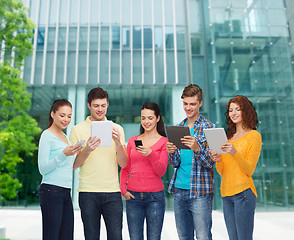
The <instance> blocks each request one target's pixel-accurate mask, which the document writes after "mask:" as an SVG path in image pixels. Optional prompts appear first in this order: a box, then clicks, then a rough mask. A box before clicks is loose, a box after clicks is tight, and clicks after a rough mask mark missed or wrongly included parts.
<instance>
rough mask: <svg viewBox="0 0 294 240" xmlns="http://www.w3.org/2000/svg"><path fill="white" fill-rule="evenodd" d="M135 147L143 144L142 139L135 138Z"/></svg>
mask: <svg viewBox="0 0 294 240" xmlns="http://www.w3.org/2000/svg"><path fill="white" fill-rule="evenodd" d="M135 145H136V147H139V146H143V143H142V140H135Z"/></svg>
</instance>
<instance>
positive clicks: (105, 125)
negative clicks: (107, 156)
mask: <svg viewBox="0 0 294 240" xmlns="http://www.w3.org/2000/svg"><path fill="white" fill-rule="evenodd" d="M112 126H113V122H112V121H92V122H91V137H94V136H96V137H98V138H100V140H101V143H100V145H99V147H111V146H112V128H113V127H112Z"/></svg>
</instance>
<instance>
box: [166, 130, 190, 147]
mask: <svg viewBox="0 0 294 240" xmlns="http://www.w3.org/2000/svg"><path fill="white" fill-rule="evenodd" d="M166 132H167V137H168V141H169V142H171V143H173V144H174V145H175V146H176V147H177V148H178V149H190V148H189V147H188V146H186V145H185V144H183V143H182V141H181V138H184V136H189V135H190V130H189V127H188V126H171V125H167V126H166Z"/></svg>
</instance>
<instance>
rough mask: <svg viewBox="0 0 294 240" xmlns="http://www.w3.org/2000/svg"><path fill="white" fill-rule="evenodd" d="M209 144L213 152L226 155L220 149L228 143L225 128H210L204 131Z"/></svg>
mask: <svg viewBox="0 0 294 240" xmlns="http://www.w3.org/2000/svg"><path fill="white" fill-rule="evenodd" d="M203 131H204V134H205V137H206V140H207V143H208V146H209V148H210V149H211V150H212V152H218V153H219V154H220V153H226V152H223V151H222V150H221V149H220V146H221V145H223V144H224V143H225V142H227V141H228V139H227V135H226V133H225V129H223V128H210V129H203Z"/></svg>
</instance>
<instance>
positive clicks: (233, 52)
mask: <svg viewBox="0 0 294 240" xmlns="http://www.w3.org/2000/svg"><path fill="white" fill-rule="evenodd" d="M23 2H24V4H25V5H26V6H28V7H29V8H30V13H29V14H30V17H31V19H32V20H33V21H34V23H35V24H36V28H35V35H34V39H33V44H34V49H35V50H34V51H33V54H32V55H31V56H30V57H29V58H28V59H26V61H25V66H24V74H23V78H24V81H25V82H26V83H27V85H28V90H29V91H30V92H31V93H32V108H31V112H30V114H31V115H32V116H33V117H34V118H36V119H37V121H38V123H39V126H40V127H42V128H43V129H45V128H46V126H47V119H48V114H49V113H48V111H49V109H50V105H51V103H52V102H53V100H55V99H56V98H67V99H69V100H70V101H71V102H72V104H73V107H74V117H73V121H72V124H71V126H72V125H73V124H76V123H79V122H81V121H83V120H84V119H85V117H86V115H87V114H89V111H88V109H87V106H86V98H87V93H88V91H89V90H90V89H91V88H93V87H97V86H100V87H102V88H104V89H106V90H107V91H108V93H109V96H110V99H109V101H110V106H109V109H108V114H107V116H108V119H110V120H113V121H115V122H116V123H119V124H121V125H122V126H123V127H124V129H125V133H126V140H128V138H129V137H130V136H132V135H135V134H138V133H139V122H140V117H139V116H140V107H141V105H142V104H143V103H145V102H148V101H154V102H157V103H158V104H159V105H160V107H161V109H162V112H163V116H164V120H165V123H166V124H177V123H178V122H180V121H181V120H182V119H183V118H184V117H185V114H184V113H183V111H182V103H181V99H180V95H181V92H182V90H183V88H184V86H186V85H188V84H190V83H195V84H198V85H199V86H200V87H201V88H202V89H203V90H204V104H203V107H202V109H201V112H202V114H203V115H204V116H205V117H207V118H208V119H210V120H212V121H213V122H215V123H216V124H217V126H218V127H225V119H224V112H225V109H226V108H225V105H226V103H227V101H228V100H229V99H230V98H231V97H233V96H235V95H245V96H247V97H249V98H250V100H251V101H252V102H253V104H254V106H255V108H256V110H257V112H258V116H259V120H260V125H259V128H258V130H259V131H260V132H261V134H262V137H263V147H262V153H261V157H260V159H259V162H258V164H257V168H256V171H255V173H254V180H255V185H256V188H257V191H258V196H259V197H258V200H257V201H258V207H259V208H266V209H272V208H273V207H282V208H284V209H288V208H291V207H292V208H293V206H294V148H293V147H292V144H291V143H292V142H293V139H294V126H293V123H294V81H293V65H294V62H293V58H292V52H291V48H292V47H293V46H292V41H291V37H290V32H291V28H290V26H291V25H289V23H288V20H287V16H290V15H289V14H288V15H287V13H288V12H290V13H291V10H292V9H293V8H287V5H286V4H285V2H284V1H283V0H244V1H239V0H47V1H45V0H24V1H23ZM286 2H287V1H286ZM288 2H290V1H288ZM292 19H293V18H292ZM292 26H293V25H292ZM292 35H293V34H292ZM27 164H28V165H29V166H27V167H26V168H24V170H23V172H24V173H26V174H24V176H26V177H23V178H22V182H23V184H24V189H23V190H22V193H21V194H20V201H19V203H18V204H23V200H24V199H25V200H26V203H28V204H29V203H31V202H34V201H37V200H36V194H37V192H36V191H37V188H38V184H39V181H40V175H39V174H38V169H37V163H36V156H35V157H34V158H33V159H30V161H29V163H27ZM172 171H173V169H172V168H171V167H169V168H168V172H167V174H166V175H165V176H164V183H165V185H166V186H167V185H168V182H169V180H170V178H171V175H172ZM215 178H216V195H215V196H216V197H215V208H221V196H220V193H219V186H220V177H219V175H218V174H217V173H215ZM76 184H77V174H75V182H74V188H75V187H76ZM74 192H75V191H74ZM167 196H168V199H169V201H168V208H170V209H171V208H172V200H171V199H172V197H171V196H170V195H169V194H168V195H167ZM74 199H76V196H75V194H74ZM75 201H76V200H75Z"/></svg>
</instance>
